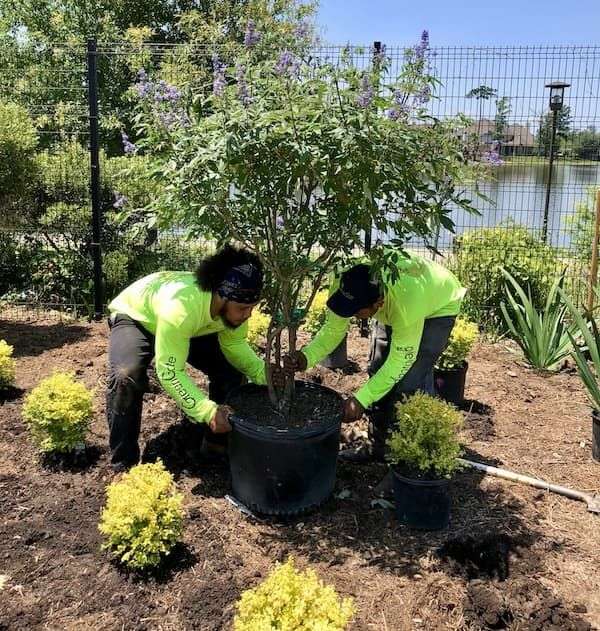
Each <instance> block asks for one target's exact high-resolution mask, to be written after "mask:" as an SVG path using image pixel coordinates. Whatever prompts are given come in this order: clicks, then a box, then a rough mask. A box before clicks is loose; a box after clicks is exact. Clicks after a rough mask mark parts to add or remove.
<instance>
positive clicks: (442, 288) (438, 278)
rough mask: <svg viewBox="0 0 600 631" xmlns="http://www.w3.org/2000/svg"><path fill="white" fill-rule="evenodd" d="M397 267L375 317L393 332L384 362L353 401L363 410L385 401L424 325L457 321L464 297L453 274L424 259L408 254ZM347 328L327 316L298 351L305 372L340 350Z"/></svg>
mask: <svg viewBox="0 0 600 631" xmlns="http://www.w3.org/2000/svg"><path fill="white" fill-rule="evenodd" d="M397 267H398V271H399V277H398V278H397V279H396V280H395V281H391V280H390V279H389V274H385V273H384V274H383V285H384V292H383V294H384V303H383V306H382V307H381V309H379V311H377V313H375V315H374V316H373V317H374V318H375V319H376V320H377V321H378V322H380V323H381V324H385V325H388V326H391V327H392V339H391V342H390V351H389V354H388V357H387V359H386V361H385V362H384V364H383V365H382V366H381V368H380V369H379V370H378V371H377V372H376V373H375V374H374V375H373V376H372V377H371V378H370V379H369V380H368V381H367V382H366V383H365V384H364V385H363V386H362V387H361V388H360V389H359V390H358V391H357V392H356V394H355V395H354V396H355V397H356V399H358V401H359V402H360V403H361V405H363V406H364V407H365V408H366V407H369V406H370V405H371V404H372V403H374V402H376V401H379V400H380V399H381V398H383V397H384V396H385V395H386V394H387V393H388V392H389V391H390V390H391V389H392V388H393V386H394V384H396V383H397V382H398V381H400V379H402V377H403V376H404V375H405V374H406V373H407V372H408V370H409V369H410V367H411V366H412V365H413V363H414V361H415V359H416V357H417V352H418V350H419V344H420V343H421V336H422V334H423V326H424V324H425V320H426V319H428V318H440V317H443V316H455V315H457V314H458V312H459V310H460V304H461V302H462V299H463V296H464V295H465V292H466V289H465V288H464V287H462V286H461V284H460V282H459V281H458V279H457V278H456V277H455V276H454V274H452V273H451V272H450V271H449V270H447V269H446V268H445V267H443V266H442V265H439V264H438V263H435V262H434V261H428V260H426V259H424V258H423V257H420V256H417V255H413V254H409V255H408V256H407V257H406V258H403V259H401V260H400V261H399V262H398V263H397ZM338 286H339V279H338V280H336V281H335V282H334V283H333V285H332V287H331V293H333V292H334V291H335V290H336V289H337V287H338ZM349 325H350V318H342V317H340V316H338V315H336V314H335V313H333V312H332V311H331V310H329V309H328V310H327V317H326V320H325V323H324V324H323V327H322V328H321V330H320V331H319V332H318V333H317V335H316V336H315V338H314V339H313V340H312V341H311V342H310V344H308V345H307V346H306V347H305V348H303V349H302V352H303V353H304V355H305V356H306V359H307V362H308V367H309V368H310V367H312V366H314V365H316V364H318V363H319V362H320V361H321V360H322V359H323V358H324V357H326V356H327V355H329V353H331V351H333V350H334V349H335V348H336V347H337V346H338V344H339V343H340V342H341V341H342V339H343V338H344V335H345V334H346V332H347V330H348V327H349Z"/></svg>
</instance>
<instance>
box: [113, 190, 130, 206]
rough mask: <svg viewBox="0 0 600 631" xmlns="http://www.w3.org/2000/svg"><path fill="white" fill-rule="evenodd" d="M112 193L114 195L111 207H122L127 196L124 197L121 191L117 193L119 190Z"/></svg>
mask: <svg viewBox="0 0 600 631" xmlns="http://www.w3.org/2000/svg"><path fill="white" fill-rule="evenodd" d="M113 195H114V196H115V201H114V204H113V208H123V206H125V204H126V203H127V197H125V195H123V194H122V193H119V191H113Z"/></svg>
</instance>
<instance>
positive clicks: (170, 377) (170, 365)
mask: <svg viewBox="0 0 600 631" xmlns="http://www.w3.org/2000/svg"><path fill="white" fill-rule="evenodd" d="M175 365H176V360H175V358H174V357H172V356H171V357H168V358H167V361H166V364H165V365H164V367H163V369H162V370H161V371H160V378H161V381H163V382H166V383H169V384H170V385H171V387H172V388H173V390H175V392H176V393H177V394H178V395H179V397H180V398H181V405H182V407H183V408H184V409H186V410H191V409H192V408H193V407H194V406H195V405H196V399H195V398H194V397H193V396H192V395H191V394H189V392H188V391H187V390H186V389H185V386H184V385H183V384H182V383H181V381H179V379H178V378H177V371H176V370H175Z"/></svg>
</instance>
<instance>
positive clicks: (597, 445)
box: [592, 410, 600, 462]
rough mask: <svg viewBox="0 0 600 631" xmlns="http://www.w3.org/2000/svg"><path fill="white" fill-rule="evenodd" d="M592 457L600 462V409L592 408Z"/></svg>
mask: <svg viewBox="0 0 600 631" xmlns="http://www.w3.org/2000/svg"><path fill="white" fill-rule="evenodd" d="M592 458H593V459H594V460H595V461H596V462H600V411H598V410H592Z"/></svg>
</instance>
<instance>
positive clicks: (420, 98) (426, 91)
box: [415, 85, 431, 105]
mask: <svg viewBox="0 0 600 631" xmlns="http://www.w3.org/2000/svg"><path fill="white" fill-rule="evenodd" d="M430 99H431V86H429V85H424V86H423V87H422V88H421V89H420V90H419V91H418V92H417V93H416V94H415V103H416V104H417V105H425V103H428V102H429V100H430Z"/></svg>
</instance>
